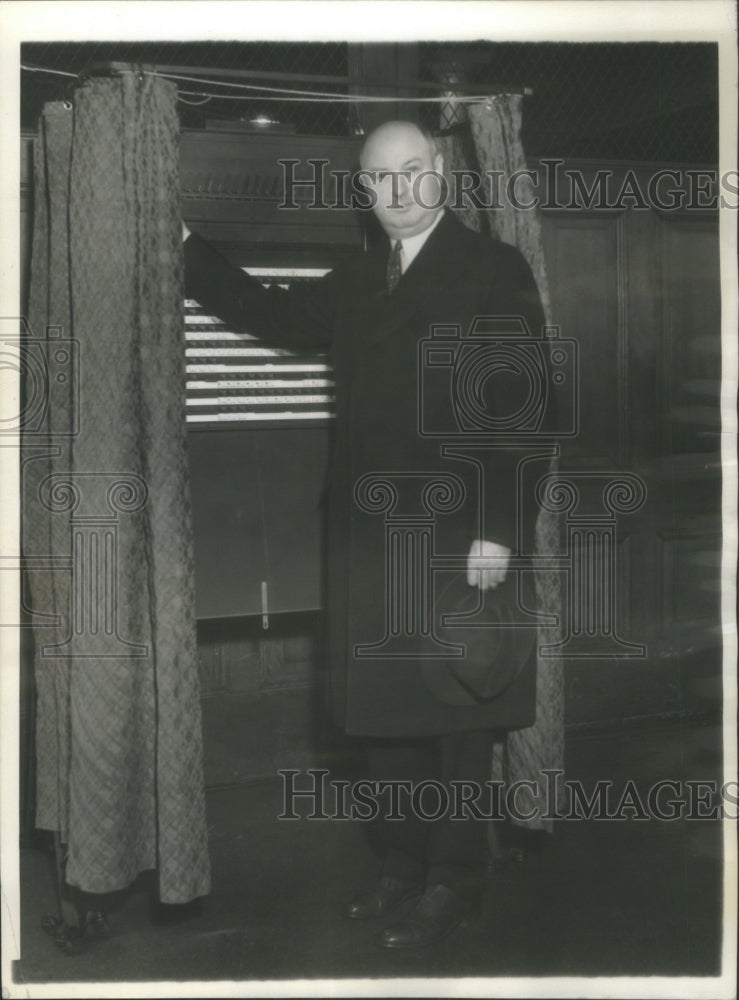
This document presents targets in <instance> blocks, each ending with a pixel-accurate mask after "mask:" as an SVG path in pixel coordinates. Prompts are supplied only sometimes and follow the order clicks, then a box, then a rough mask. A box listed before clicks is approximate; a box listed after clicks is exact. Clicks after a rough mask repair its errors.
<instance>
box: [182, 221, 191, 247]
mask: <svg viewBox="0 0 739 1000" xmlns="http://www.w3.org/2000/svg"><path fill="white" fill-rule="evenodd" d="M189 235H190V230H189V229H188V228H187V224H186V223H185V222H183V223H182V242H183V243H184V242H185V240H186V239H187V237H188V236H189Z"/></svg>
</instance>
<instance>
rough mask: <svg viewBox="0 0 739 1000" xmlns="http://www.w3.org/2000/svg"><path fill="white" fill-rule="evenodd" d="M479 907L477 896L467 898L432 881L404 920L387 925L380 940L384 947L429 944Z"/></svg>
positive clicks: (472, 914) (415, 946)
mask: <svg viewBox="0 0 739 1000" xmlns="http://www.w3.org/2000/svg"><path fill="white" fill-rule="evenodd" d="M477 907H478V901H477V900H475V899H465V897H464V896H460V894H459V893H458V892H455V891H454V890H453V889H450V888H449V887H448V886H446V885H430V886H428V888H427V889H426V891H425V892H424V894H423V895H422V896H421V898H420V899H419V900H418V901H417V903H416V905H415V906H414V907H413V909H412V910H411V911H410V913H409V914H408V915H407V916H406V917H405V918H404V919H403V920H400V921H399V922H398V923H397V924H392V925H391V926H390V927H386V928H385V930H384V931H383V932H382V933H381V934H380V936H379V937H378V939H377V943H378V944H379V945H380V946H381V947H382V948H425V947H426V945H429V944H435V943H436V942H437V941H441V939H442V938H445V937H446V936H447V934H450V933H451V932H452V931H453V930H454V928H455V927H457V926H458V925H459V924H461V923H465V922H466V921H467V920H468V919H470V918H471V917H472V916H474V915H475V914H476V911H477Z"/></svg>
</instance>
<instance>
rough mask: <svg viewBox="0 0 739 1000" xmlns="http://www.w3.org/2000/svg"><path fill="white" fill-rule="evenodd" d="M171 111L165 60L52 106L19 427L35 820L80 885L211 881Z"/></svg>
mask: <svg viewBox="0 0 739 1000" xmlns="http://www.w3.org/2000/svg"><path fill="white" fill-rule="evenodd" d="M178 132H179V126H178V121H177V114H176V88H175V87H174V85H172V84H171V83H169V82H167V81H163V80H160V79H158V78H154V77H151V76H142V77H140V78H139V77H138V76H137V75H136V74H134V73H124V74H122V75H121V76H119V77H117V78H115V79H93V80H90V81H89V82H88V83H86V84H85V85H84V86H83V87H81V88H80V89H79V90H78V91H77V93H76V95H75V101H74V109H71V108H69V106H65V105H64V104H50V105H47V106H46V107H45V109H44V113H43V117H42V121H41V124H40V127H39V132H38V137H37V142H36V162H35V174H36V187H35V212H34V237H33V251H32V269H31V292H30V305H29V320H30V326H31V331H32V341H33V342H34V344H33V350H34V351H35V353H36V354H37V355H38V357H39V358H45V359H47V360H46V364H47V371H46V375H45V376H44V375H43V372H42V373H41V375H39V374H38V371H36V375H35V376H34V374H33V372H32V371H31V369H29V371H30V372H31V374H30V378H29V379H28V380H27V387H26V394H27V397H28V398H31V395H32V394H33V393H34V392H36V391H37V390H38V389H39V384H41V383H44V378H45V385H42V388H45V393H41V394H42V395H44V394H45V395H46V398H47V400H48V405H47V406H46V407H45V409H44V411H43V413H42V414H41V416H40V417H39V419H38V420H37V421H36V423H35V424H34V425H33V426H31V425H30V424H29V425H28V426H27V428H26V431H25V433H24V438H23V449H24V451H23V474H24V480H23V497H24V528H23V544H24V553H25V555H26V557H27V564H28V565H34V566H35V568H34V569H33V570H32V571H31V572H29V573H28V574H27V576H28V580H27V590H26V598H27V605H28V613H29V614H30V615H31V619H32V623H33V633H34V645H35V676H36V686H37V705H38V711H37V731H36V755H37V816H36V822H37V826H39V827H41V828H44V829H49V830H55V831H58V832H59V834H60V837H61V840H62V841H63V843H64V844H65V845H66V873H65V876H66V880H67V882H68V883H69V884H70V885H73V886H77V887H79V888H80V889H82V890H84V891H86V892H98V893H100V892H111V891H115V890H118V889H121V888H124V887H125V886H126V885H128V884H130V883H131V882H132V881H133V879H135V878H136V876H137V875H138V874H139V872H141V871H143V870H147V869H156V870H157V873H158V879H159V894H160V898H161V900H162V901H163V902H165V903H182V902H186V901H188V900H190V899H193V898H195V897H197V896H201V895H203V894H205V893H207V892H208V891H209V889H210V882H209V878H210V876H209V860H208V851H207V836H206V822H205V803H204V790H203V772H202V734H201V713H200V697H199V679H198V673H197V652H196V641H195V615H194V607H195V603H194V555H193V542H192V527H191V511H190V502H189V486H188V469H187V451H186V436H185V435H186V428H185V356H184V343H183V337H184V335H183V330H184V322H183V316H182V294H183V290H182V260H181V254H182V248H181V227H180V213H179V202H178V187H179V185H178V148H177V144H178ZM32 353H33V351H32ZM37 368H38V366H37ZM39 379H41V383H39ZM29 557H30V562H28V559H29ZM52 616H56V618H54V617H52Z"/></svg>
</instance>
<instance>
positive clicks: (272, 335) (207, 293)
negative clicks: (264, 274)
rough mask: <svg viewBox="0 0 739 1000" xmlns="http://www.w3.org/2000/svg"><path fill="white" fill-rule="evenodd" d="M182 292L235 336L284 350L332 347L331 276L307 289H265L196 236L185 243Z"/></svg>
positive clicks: (332, 281) (333, 298)
mask: <svg viewBox="0 0 739 1000" xmlns="http://www.w3.org/2000/svg"><path fill="white" fill-rule="evenodd" d="M184 256H185V292H186V294H187V296H188V297H189V298H193V299H196V300H197V301H198V302H199V303H200V305H201V306H202V307H203V308H204V309H205V310H207V311H208V312H210V313H212V314H213V315H215V316H217V317H218V318H219V319H221V320H222V321H223V322H224V323H225V324H226V325H227V326H228V327H229V328H230V329H231V330H233V331H234V333H251V334H253V335H254V336H255V337H258V338H259V339H260V340H264V341H267V342H268V343H273V344H276V345H278V346H279V347H286V348H295V349H300V348H306V347H314V348H318V347H320V348H323V347H329V346H330V344H331V331H332V328H333V315H334V310H335V301H336V299H335V294H334V289H335V287H336V281H335V279H334V277H333V273H332V272H330V273H329V274H327V275H326V276H325V277H323V278H321V279H320V280H319V281H317V282H311V284H310V285H298V286H296V287H295V288H291V289H285V288H279V287H276V286H273V287H272V288H269V289H267V288H264V287H263V286H262V285H261V283H260V282H259V281H257V280H256V278H252V277H251V276H250V275H248V274H247V273H246V272H245V271H242V270H241V268H239V267H236V266H235V265H233V264H231V263H230V261H228V260H227V259H226V258H225V257H224V256H223V255H222V254H221V253H220V252H219V251H218V250H216V249H215V247H213V246H211V244H210V243H208V242H207V241H206V240H204V239H201V237H199V236H198V235H197V234H196V233H191V234H190V235H189V236H188V238H187V239H186V240H185V243H184Z"/></svg>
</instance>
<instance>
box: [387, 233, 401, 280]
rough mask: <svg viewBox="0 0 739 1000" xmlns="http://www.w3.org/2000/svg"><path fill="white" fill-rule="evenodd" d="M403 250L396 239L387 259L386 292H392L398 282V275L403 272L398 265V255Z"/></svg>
mask: <svg viewBox="0 0 739 1000" xmlns="http://www.w3.org/2000/svg"><path fill="white" fill-rule="evenodd" d="M402 252H403V244H402V243H401V241H400V240H398V241H397V242H396V244H395V246H394V247H393V249H392V251H391V253H390V256H389V257H388V261H387V290H388V292H394V291H395V289H396V287H397V284H398V282H399V281H400V276H401V275H402V273H403V269H402V268H401V266H400V255H401V253H402Z"/></svg>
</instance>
